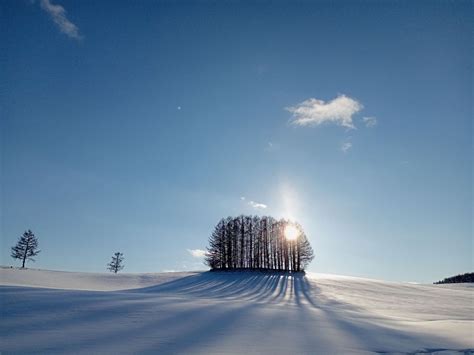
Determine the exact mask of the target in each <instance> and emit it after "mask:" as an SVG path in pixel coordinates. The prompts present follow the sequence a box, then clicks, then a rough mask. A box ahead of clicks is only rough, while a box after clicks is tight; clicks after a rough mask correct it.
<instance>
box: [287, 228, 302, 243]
mask: <svg viewBox="0 0 474 355" xmlns="http://www.w3.org/2000/svg"><path fill="white" fill-rule="evenodd" d="M298 235H299V231H298V229H297V228H296V227H295V226H292V225H291V224H289V225H287V226H286V227H285V238H286V240H288V241H292V240H296V239H297V238H298Z"/></svg>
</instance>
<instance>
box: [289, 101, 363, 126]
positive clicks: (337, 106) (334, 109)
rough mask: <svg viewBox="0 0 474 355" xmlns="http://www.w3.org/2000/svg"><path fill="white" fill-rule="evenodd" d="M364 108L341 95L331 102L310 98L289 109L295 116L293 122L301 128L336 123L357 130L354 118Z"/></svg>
mask: <svg viewBox="0 0 474 355" xmlns="http://www.w3.org/2000/svg"><path fill="white" fill-rule="evenodd" d="M363 108H364V106H363V105H362V104H361V103H360V102H359V101H357V100H355V99H353V98H350V97H348V96H346V95H339V96H337V97H336V98H335V99H332V100H331V101H328V102H325V101H323V100H319V99H314V98H310V99H308V100H305V101H303V102H300V103H299V104H297V105H296V106H293V107H287V108H286V110H287V111H289V112H291V113H292V114H293V117H292V120H291V122H292V123H293V124H296V125H299V126H311V125H316V126H318V125H321V124H323V123H334V124H337V125H339V126H343V127H346V128H355V126H354V123H353V119H352V117H353V116H354V114H356V113H357V112H359V111H360V110H362V109H363Z"/></svg>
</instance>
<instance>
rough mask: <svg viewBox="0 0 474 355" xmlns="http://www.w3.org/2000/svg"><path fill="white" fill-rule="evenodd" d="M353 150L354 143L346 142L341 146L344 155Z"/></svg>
mask: <svg viewBox="0 0 474 355" xmlns="http://www.w3.org/2000/svg"><path fill="white" fill-rule="evenodd" d="M351 148H352V143H351V142H344V143H342V144H341V150H342V151H343V152H344V153H347V152H348V151H349V149H351Z"/></svg>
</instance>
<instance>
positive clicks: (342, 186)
mask: <svg viewBox="0 0 474 355" xmlns="http://www.w3.org/2000/svg"><path fill="white" fill-rule="evenodd" d="M471 13H472V2H470V1H416V2H415V1H383V2H377V1H369V0H365V1H291V2H290V1H210V0H208V1H146V0H144V1H71V0H36V1H32V0H7V1H2V2H1V4H0V17H1V19H0V26H1V31H0V32H1V33H2V35H1V41H0V45H1V48H0V53H2V54H1V55H0V61H1V62H0V64H1V65H0V66H1V69H0V77H1V78H2V79H1V81H0V85H1V87H0V93H1V94H0V115H1V188H2V191H1V253H0V257H1V259H0V262H1V264H2V265H19V262H18V261H17V260H13V259H12V258H11V257H10V248H11V246H13V245H14V244H15V242H16V240H17V239H18V237H19V236H20V235H21V234H22V233H23V232H24V231H25V230H26V229H31V230H33V232H34V233H35V234H36V236H37V237H38V238H39V246H40V249H41V250H42V251H41V253H40V254H39V255H38V256H37V258H36V262H35V263H28V264H27V266H29V267H35V268H45V269H55V270H68V271H91V272H105V271H106V270H105V268H106V264H107V263H108V262H109V261H110V258H111V256H112V254H113V253H114V252H115V251H121V252H123V254H124V257H125V269H124V272H159V271H172V270H198V269H206V267H205V266H204V265H203V263H202V254H203V250H205V248H206V246H207V241H208V237H209V235H210V233H211V232H212V230H213V228H214V226H215V225H216V224H217V222H218V221H219V219H220V218H222V217H227V216H229V215H230V216H236V215H240V214H257V215H271V216H274V217H276V218H282V217H285V218H291V219H293V220H295V221H297V222H299V223H300V224H301V225H302V227H303V228H304V230H305V232H306V235H307V236H308V238H309V240H310V242H311V244H312V246H313V249H314V251H315V255H316V257H315V259H314V261H313V262H312V263H311V265H310V266H309V268H308V270H309V271H313V272H321V273H332V274H342V275H354V276H362V277H370V278H378V279H385V280H393V281H410V282H433V281H436V280H439V279H442V278H444V277H448V276H451V275H454V274H459V273H463V272H470V271H473V255H474V254H473V226H472V221H473V217H474V216H473V197H474V193H473V180H472V178H473V174H472V171H473V168H472V157H473V142H472V141H473V139H472V137H473V127H472V105H471V102H472V78H473V73H472V59H473V58H472V52H471V44H472V42H471V34H472V27H473V21H472V18H470V14H471Z"/></svg>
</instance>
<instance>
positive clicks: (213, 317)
mask: <svg viewBox="0 0 474 355" xmlns="http://www.w3.org/2000/svg"><path fill="white" fill-rule="evenodd" d="M0 283H1V284H2V285H4V286H1V287H0V297H1V306H2V307H1V322H0V340H1V342H0V351H1V352H2V353H3V352H5V353H9V352H20V353H25V352H35V353H54V352H67V353H87V354H90V353H101V354H102V353H160V354H170V353H173V354H175V353H177V354H191V353H201V354H209V353H213V354H237V353H239V354H240V353H248V354H262V353H267V354H315V353H321V354H332V353H367V352H368V353H372V352H379V353H386V352H402V353H407V352H412V353H413V352H425V353H426V352H438V353H454V352H469V351H472V349H473V348H474V340H473V338H474V298H473V296H474V293H473V292H474V288H472V287H469V286H468V285H465V286H460V285H455V286H453V287H449V286H448V285H413V284H404V283H389V282H382V281H375V280H367V279H360V278H351V277H341V276H332V275H320V274H310V275H306V276H288V275H282V274H276V273H275V274H263V273H252V272H248V273H246V272H239V273H210V272H201V273H162V274H118V275H113V274H92V273H66V272H57V271H41V270H18V269H0ZM42 287H47V288H42ZM66 289H68V290H66ZM85 290H89V291H85ZM106 290H107V291H106ZM98 291H101V292H98ZM104 291H106V292H104Z"/></svg>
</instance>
